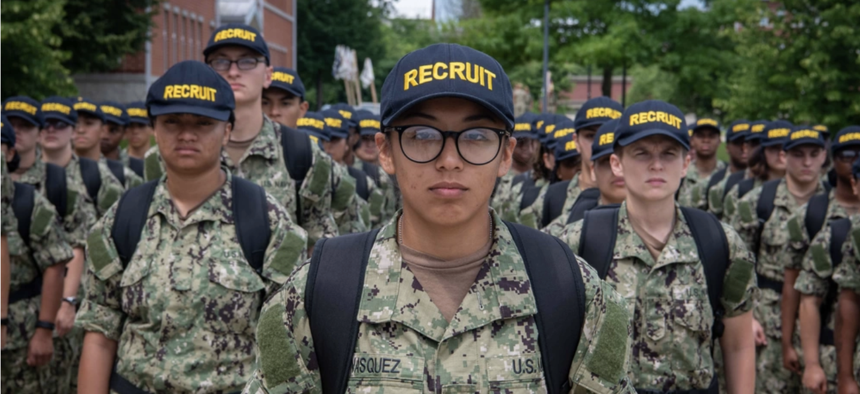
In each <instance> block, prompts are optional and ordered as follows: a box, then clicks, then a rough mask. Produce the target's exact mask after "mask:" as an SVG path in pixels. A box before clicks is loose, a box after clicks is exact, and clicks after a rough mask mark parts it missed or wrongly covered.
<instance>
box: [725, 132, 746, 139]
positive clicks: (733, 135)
mask: <svg viewBox="0 0 860 394" xmlns="http://www.w3.org/2000/svg"><path fill="white" fill-rule="evenodd" d="M747 135H748V134H745V133H735V134H732V135H730V136H728V137H726V141H734V140H736V139H739V138H743V139H746V137H747Z"/></svg>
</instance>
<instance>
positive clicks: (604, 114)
mask: <svg viewBox="0 0 860 394" xmlns="http://www.w3.org/2000/svg"><path fill="white" fill-rule="evenodd" d="M620 117H621V111H618V110H616V109H612V108H604V107H598V108H592V109H589V110H588V111H585V119H591V118H610V119H618V118H620Z"/></svg>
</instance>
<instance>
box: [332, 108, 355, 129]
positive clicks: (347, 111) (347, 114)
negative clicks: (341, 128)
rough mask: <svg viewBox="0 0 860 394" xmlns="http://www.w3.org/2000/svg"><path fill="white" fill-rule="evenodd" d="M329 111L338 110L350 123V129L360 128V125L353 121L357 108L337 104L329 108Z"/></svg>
mask: <svg viewBox="0 0 860 394" xmlns="http://www.w3.org/2000/svg"><path fill="white" fill-rule="evenodd" d="M329 109H334V110H337V112H339V113H340V116H341V117H342V118H343V119H344V120H345V121H346V122H347V123H349V126H348V127H358V123H356V122H355V120H354V119H353V114H355V108H353V107H352V106H351V105H349V104H347V103H337V104H334V105H332V106H331V107H329Z"/></svg>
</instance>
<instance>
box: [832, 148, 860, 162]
mask: <svg viewBox="0 0 860 394" xmlns="http://www.w3.org/2000/svg"><path fill="white" fill-rule="evenodd" d="M835 156H836V159H837V160H839V161H842V162H854V160H856V159H857V158H858V157H860V149H843V150H840V151H839V152H836V155H835Z"/></svg>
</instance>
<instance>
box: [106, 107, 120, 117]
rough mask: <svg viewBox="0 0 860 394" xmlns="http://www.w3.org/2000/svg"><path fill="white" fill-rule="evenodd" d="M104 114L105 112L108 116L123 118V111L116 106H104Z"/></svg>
mask: <svg viewBox="0 0 860 394" xmlns="http://www.w3.org/2000/svg"><path fill="white" fill-rule="evenodd" d="M102 112H104V113H106V114H108V115H113V116H122V110H121V109H119V108H117V107H114V106H110V105H102Z"/></svg>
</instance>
